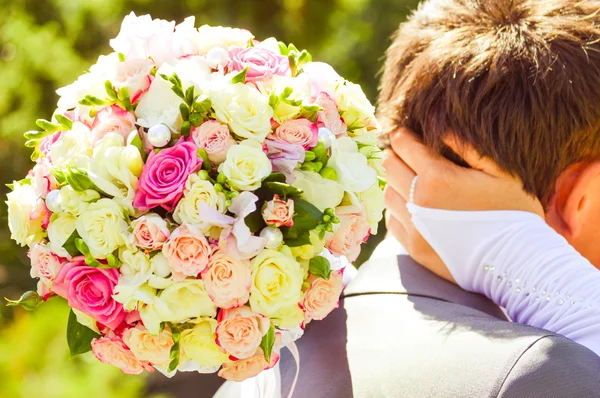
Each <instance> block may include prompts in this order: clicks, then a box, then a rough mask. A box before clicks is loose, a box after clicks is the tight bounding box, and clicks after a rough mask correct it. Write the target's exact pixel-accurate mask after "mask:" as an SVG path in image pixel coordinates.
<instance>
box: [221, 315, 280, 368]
mask: <svg viewBox="0 0 600 398" xmlns="http://www.w3.org/2000/svg"><path fill="white" fill-rule="evenodd" d="M217 320H218V321H219V324H218V325H217V330H216V334H217V344H218V345H219V347H221V351H223V352H227V353H229V354H230V355H231V356H233V357H235V358H238V359H247V358H250V357H251V356H253V355H254V354H255V353H256V349H257V348H258V346H260V343H261V341H262V338H263V336H264V335H265V334H266V333H267V332H268V331H269V328H270V326H271V322H270V321H269V318H267V317H265V316H263V315H260V314H256V313H254V312H253V311H252V310H251V309H250V307H246V306H244V307H238V308H233V309H230V310H222V311H221V312H219V317H218V319H217Z"/></svg>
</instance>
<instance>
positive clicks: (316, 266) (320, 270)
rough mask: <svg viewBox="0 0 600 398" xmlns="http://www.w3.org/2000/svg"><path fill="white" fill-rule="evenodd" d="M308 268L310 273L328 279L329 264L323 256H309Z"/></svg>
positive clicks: (329, 272)
mask: <svg viewBox="0 0 600 398" xmlns="http://www.w3.org/2000/svg"><path fill="white" fill-rule="evenodd" d="M308 269H309V271H310V273H311V274H312V275H314V276H316V277H319V278H323V279H329V276H330V274H331V264H330V263H329V260H327V259H326V258H325V257H323V256H317V257H313V258H311V259H310V262H309V263H308Z"/></svg>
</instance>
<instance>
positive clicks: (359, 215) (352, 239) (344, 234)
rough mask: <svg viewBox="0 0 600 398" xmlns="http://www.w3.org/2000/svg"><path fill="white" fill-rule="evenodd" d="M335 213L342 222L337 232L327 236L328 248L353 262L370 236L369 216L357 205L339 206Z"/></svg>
mask: <svg viewBox="0 0 600 398" xmlns="http://www.w3.org/2000/svg"><path fill="white" fill-rule="evenodd" d="M335 214H336V216H338V218H339V219H340V223H339V226H338V228H337V229H336V231H335V233H334V234H333V235H331V236H329V237H327V238H326V245H327V248H328V249H329V250H331V252H332V253H333V254H335V255H337V256H344V257H346V258H347V259H348V261H350V262H352V261H354V260H356V258H357V257H358V255H359V254H360V249H361V244H362V243H363V242H365V241H366V240H367V239H368V238H369V233H370V229H371V228H370V227H369V223H368V222H367V216H366V214H365V211H364V209H362V208H361V209H360V211H357V209H355V206H344V207H338V208H337V209H336V211H335Z"/></svg>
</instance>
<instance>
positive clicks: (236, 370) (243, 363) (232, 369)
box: [218, 348, 280, 382]
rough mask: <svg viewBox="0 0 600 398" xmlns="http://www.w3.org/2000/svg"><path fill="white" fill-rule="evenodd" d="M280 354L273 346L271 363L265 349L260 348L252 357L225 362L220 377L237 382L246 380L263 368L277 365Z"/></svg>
mask: <svg viewBox="0 0 600 398" xmlns="http://www.w3.org/2000/svg"><path fill="white" fill-rule="evenodd" d="M279 356H280V355H279V352H278V351H277V350H276V349H275V348H273V352H272V353H271V363H267V361H266V360H265V354H264V353H263V350H262V349H260V348H258V349H257V350H256V353H255V354H254V355H253V356H251V357H250V358H247V359H239V360H237V361H232V362H225V363H224V364H223V367H222V368H221V370H219V373H218V374H219V377H222V378H224V379H225V380H232V381H237V382H240V381H244V380H246V379H249V378H250V377H254V376H256V375H258V374H259V373H260V372H262V371H263V370H267V369H271V368H272V367H273V366H275V365H277V362H279Z"/></svg>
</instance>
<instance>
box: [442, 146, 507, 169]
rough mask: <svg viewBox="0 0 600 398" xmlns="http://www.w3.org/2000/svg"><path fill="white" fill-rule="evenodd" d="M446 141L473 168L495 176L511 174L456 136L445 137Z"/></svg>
mask: <svg viewBox="0 0 600 398" xmlns="http://www.w3.org/2000/svg"><path fill="white" fill-rule="evenodd" d="M443 141H444V143H445V144H446V145H447V146H448V147H449V148H450V149H452V151H454V153H456V154H457V155H458V156H460V157H461V158H462V159H463V160H464V161H465V162H466V163H467V164H468V165H469V166H471V168H473V169H475V170H480V171H483V172H484V173H486V174H489V175H491V176H494V177H502V178H506V177H507V176H508V175H509V174H508V173H506V172H505V171H504V170H502V169H501V168H500V166H498V164H497V163H496V162H494V161H493V160H492V159H490V158H488V157H485V156H481V155H480V154H479V152H477V150H476V149H475V148H474V147H473V146H472V145H471V144H469V143H463V142H459V141H457V140H456V138H455V137H454V136H448V137H446V138H444V140H443Z"/></svg>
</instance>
